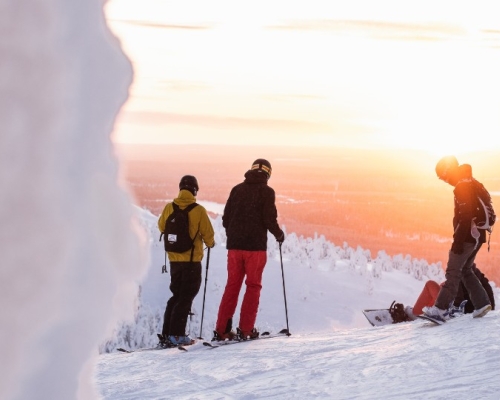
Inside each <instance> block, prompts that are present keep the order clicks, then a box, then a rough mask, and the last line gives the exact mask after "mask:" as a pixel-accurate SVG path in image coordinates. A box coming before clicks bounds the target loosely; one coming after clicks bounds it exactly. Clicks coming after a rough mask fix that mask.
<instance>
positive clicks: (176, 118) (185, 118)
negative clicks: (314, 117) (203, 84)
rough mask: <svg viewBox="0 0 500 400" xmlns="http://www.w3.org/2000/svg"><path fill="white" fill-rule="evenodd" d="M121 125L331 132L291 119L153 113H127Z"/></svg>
mask: <svg viewBox="0 0 500 400" xmlns="http://www.w3.org/2000/svg"><path fill="white" fill-rule="evenodd" d="M119 120H120V122H121V123H131V124H144V125H154V126H156V125H160V124H161V125H169V124H177V125H194V126H200V127H203V128H212V129H237V130H257V129H259V130H260V129H263V130H272V131H282V132H304V131H305V132H325V131H331V130H332V127H331V126H330V125H329V124H326V123H321V122H311V121H304V120H291V119H272V118H242V117H218V116H211V115H201V114H178V113H163V112H153V111H125V112H123V113H122V114H121V115H120V116H119Z"/></svg>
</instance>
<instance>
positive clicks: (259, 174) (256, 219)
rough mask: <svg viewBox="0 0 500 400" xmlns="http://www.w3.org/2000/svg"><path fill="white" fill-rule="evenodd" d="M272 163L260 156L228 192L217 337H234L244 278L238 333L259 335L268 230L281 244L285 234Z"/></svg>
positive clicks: (242, 336)
mask: <svg viewBox="0 0 500 400" xmlns="http://www.w3.org/2000/svg"><path fill="white" fill-rule="evenodd" d="M270 177H271V164H270V163H269V161H267V160H264V159H262V158H259V159H257V160H255V161H254V162H253V164H252V167H251V169H250V170H249V171H247V172H246V173H245V180H244V182H242V183H240V184H238V185H236V186H235V187H234V188H233V189H232V190H231V193H230V195H229V199H228V200H227V203H226V206H225V208H224V214H223V216H222V224H223V226H224V228H225V229H226V235H227V243H226V248H227V250H228V254H227V273H228V276H227V283H226V288H225V290H224V294H223V296H222V300H221V303H220V306H219V313H218V317H217V324H216V326H215V332H214V340H225V339H232V338H234V336H235V335H236V334H235V332H233V331H232V320H233V315H234V312H235V310H236V306H237V304H238V296H239V293H240V289H241V286H242V284H243V280H244V279H245V277H246V280H245V284H246V291H245V295H244V297H243V302H242V304H241V311H240V320H239V328H238V331H237V334H238V335H239V337H240V338H242V339H254V338H257V337H258V336H259V332H258V331H257V329H255V321H256V319H257V310H258V307H259V299H260V291H261V288H262V273H263V271H264V267H265V266H266V261H267V231H269V232H271V233H272V234H273V235H274V237H275V238H276V240H277V241H278V242H280V243H282V242H283V241H284V239H285V234H284V232H283V231H282V230H281V228H280V227H279V225H278V222H277V217H278V213H277V210H276V205H275V197H276V196H275V192H274V190H273V189H272V188H271V187H269V186H268V185H267V181H268V179H269V178H270Z"/></svg>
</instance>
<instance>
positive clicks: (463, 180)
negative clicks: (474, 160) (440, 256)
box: [453, 164, 486, 243]
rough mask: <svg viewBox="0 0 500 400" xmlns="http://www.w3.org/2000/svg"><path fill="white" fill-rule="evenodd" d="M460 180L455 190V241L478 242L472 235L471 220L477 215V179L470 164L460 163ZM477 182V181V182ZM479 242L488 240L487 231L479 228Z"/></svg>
mask: <svg viewBox="0 0 500 400" xmlns="http://www.w3.org/2000/svg"><path fill="white" fill-rule="evenodd" d="M458 168H459V174H460V177H459V181H458V183H457V185H456V186H455V189H454V190H453V193H454V194H455V200H454V202H455V213H454V217H453V230H454V234H453V241H454V242H456V243H464V242H467V243H476V239H474V238H473V237H472V235H471V221H472V218H474V215H475V211H474V209H475V207H476V204H477V195H476V191H475V187H474V186H475V184H476V183H477V181H476V180H475V179H474V178H473V177H472V167H471V166H470V165H468V164H463V165H460V166H459V167H458ZM475 182H476V183H475ZM479 234H480V236H479V240H478V242H479V243H485V242H486V231H485V230H484V229H479Z"/></svg>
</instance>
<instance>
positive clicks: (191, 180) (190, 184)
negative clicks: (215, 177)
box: [179, 175, 200, 196]
mask: <svg viewBox="0 0 500 400" xmlns="http://www.w3.org/2000/svg"><path fill="white" fill-rule="evenodd" d="M182 189H186V190H189V191H190V192H191V193H192V195H193V196H196V194H197V193H198V190H200V188H199V187H198V181H197V180H196V178H195V177H194V176H193V175H184V176H183V177H182V179H181V181H180V182H179V190H182Z"/></svg>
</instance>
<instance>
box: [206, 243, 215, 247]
mask: <svg viewBox="0 0 500 400" xmlns="http://www.w3.org/2000/svg"><path fill="white" fill-rule="evenodd" d="M207 247H208V248H209V249H213V248H214V247H215V242H214V243H213V244H212V246H207Z"/></svg>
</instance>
